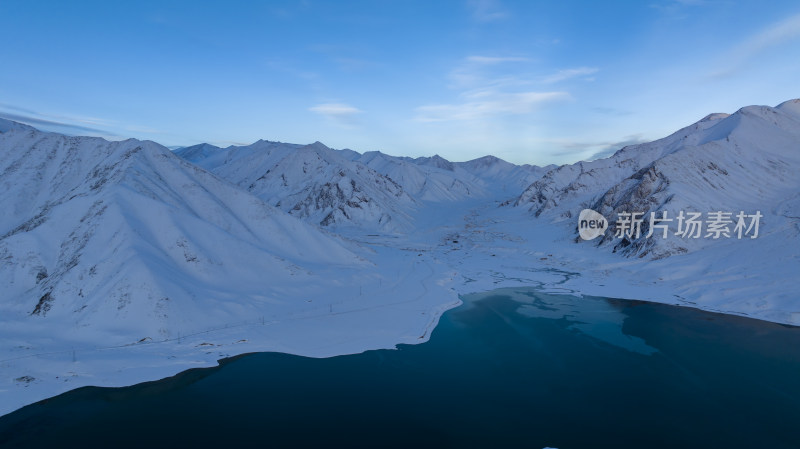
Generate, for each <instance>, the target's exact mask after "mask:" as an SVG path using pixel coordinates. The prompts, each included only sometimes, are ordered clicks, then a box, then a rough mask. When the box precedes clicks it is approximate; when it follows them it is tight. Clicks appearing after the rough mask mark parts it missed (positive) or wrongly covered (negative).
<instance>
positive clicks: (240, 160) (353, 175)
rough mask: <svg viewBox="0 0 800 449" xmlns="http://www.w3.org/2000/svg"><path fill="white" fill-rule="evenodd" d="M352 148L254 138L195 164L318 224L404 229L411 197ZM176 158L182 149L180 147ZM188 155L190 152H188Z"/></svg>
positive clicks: (387, 229) (394, 230)
mask: <svg viewBox="0 0 800 449" xmlns="http://www.w3.org/2000/svg"><path fill="white" fill-rule="evenodd" d="M351 153H352V152H349V153H348V152H340V151H336V150H332V149H330V148H328V147H326V146H325V145H323V144H321V143H319V142H315V143H313V144H310V145H295V144H285V143H280V142H268V141H258V142H256V143H254V144H252V145H249V146H245V147H229V148H226V149H224V150H221V151H220V152H218V153H216V154H213V155H210V156H209V157H206V158H201V159H199V160H196V161H195V162H196V163H197V165H199V166H201V167H203V168H205V169H207V170H209V171H211V172H213V173H215V174H216V175H218V176H220V177H221V178H223V179H226V180H227V181H229V182H231V183H233V184H235V185H237V186H239V187H241V188H243V189H246V190H247V191H249V192H251V193H253V194H254V195H256V196H258V197H259V198H261V199H262V200H264V201H266V202H268V203H269V204H272V205H275V206H276V207H278V208H280V209H282V210H284V211H286V212H289V213H290V214H292V215H294V216H296V217H299V218H302V219H305V220H307V221H309V222H311V223H314V224H319V225H321V226H333V227H342V226H345V227H346V226H356V227H360V228H364V229H370V230H380V231H388V232H403V231H407V230H408V229H410V227H411V218H410V215H409V212H410V211H411V210H413V208H414V207H415V201H414V199H413V198H412V197H410V196H409V195H408V194H407V193H406V192H405V191H404V190H403V188H402V186H400V185H399V184H397V183H396V182H394V180H392V179H391V178H389V177H387V176H385V175H383V174H381V173H378V172H376V171H375V170H372V169H371V168H369V167H367V166H365V165H364V164H361V163H359V162H357V161H353V160H351V159H352V157H353V155H352V154H351ZM177 154H178V155H179V156H182V157H184V156H187V152H184V151H179V152H178V153H177ZM189 156H191V155H189Z"/></svg>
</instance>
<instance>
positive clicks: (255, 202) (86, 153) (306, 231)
mask: <svg viewBox="0 0 800 449" xmlns="http://www.w3.org/2000/svg"><path fill="white" fill-rule="evenodd" d="M2 128H3V129H4V130H5V131H4V132H2V133H0V191H2V192H4V193H3V195H0V207H1V208H2V209H3V211H4V213H3V214H2V216H0V267H1V268H0V284H2V285H3V297H2V301H0V322H2V324H1V325H2V327H3V328H4V329H6V330H10V329H36V328H37V326H40V325H42V324H43V323H46V328H47V329H48V331H47V335H50V336H51V337H53V338H58V337H59V336H62V337H63V336H65V335H74V334H75V333H76V332H78V333H80V332H84V331H85V332H91V333H92V335H94V336H95V338H96V339H100V340H103V339H104V338H107V337H104V336H103V335H106V336H112V337H109V341H114V339H119V338H121V339H123V341H126V342H127V341H131V338H133V337H136V338H146V337H149V338H154V339H155V338H165V337H167V336H174V335H175V334H176V333H180V332H181V330H186V329H194V328H198V327H202V325H203V324H202V323H207V322H212V323H215V324H216V323H220V322H230V321H234V320H238V319H241V318H242V317H243V316H248V313H256V312H255V311H256V310H258V309H259V308H261V309H263V306H264V305H265V304H274V307H275V308H276V309H280V307H281V306H280V303H281V301H278V300H276V299H274V298H280V297H282V296H283V293H281V288H282V286H285V285H294V284H295V283H297V282H301V283H302V282H304V279H305V280H309V279H312V278H313V277H314V274H313V272H314V270H316V269H317V267H328V266H332V265H333V266H345V267H346V266H349V267H357V266H362V265H363V264H364V263H365V262H364V261H363V260H361V259H360V258H359V257H357V256H356V255H355V254H354V253H353V252H351V251H350V250H349V249H347V248H345V246H344V244H343V243H342V242H341V241H340V240H339V239H338V238H337V237H333V236H331V235H328V234H325V233H323V232H321V231H320V230H319V229H318V228H316V227H314V226H311V225H309V224H307V223H305V222H303V221H301V220H298V219H296V218H294V217H291V216H289V215H287V214H285V213H283V212H282V211H280V210H277V209H275V208H273V207H271V206H269V205H267V204H265V203H264V202H263V201H261V200H259V199H258V198H256V197H255V196H253V195H250V194H249V193H247V192H245V191H242V190H239V189H237V188H236V187H234V186H232V185H230V184H228V183H226V182H224V181H222V180H220V179H218V178H216V177H215V176H213V175H212V174H210V173H208V172H205V171H203V170H202V169H200V168H198V167H196V166H194V165H192V164H190V163H188V162H185V161H184V160H182V159H180V158H178V157H177V156H175V155H173V154H172V152H170V151H169V150H168V149H166V148H164V147H162V146H160V145H158V144H156V143H154V142H149V141H138V140H134V139H129V140H125V141H121V142H109V141H106V140H104V139H100V138H92V137H68V136H64V135H60V134H53V133H43V132H39V131H36V130H34V129H33V128H30V127H26V126H9V125H8V124H7V123H2ZM265 280H269V281H268V282H265ZM262 313H263V312H262ZM20 332H21V331H20ZM17 337H19V335H17ZM4 338H5V337H4ZM9 338H10V337H9Z"/></svg>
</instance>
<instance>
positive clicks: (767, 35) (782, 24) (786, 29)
mask: <svg viewBox="0 0 800 449" xmlns="http://www.w3.org/2000/svg"><path fill="white" fill-rule="evenodd" d="M797 38H800V14H795V15H793V16H790V17H788V18H786V19H784V20H781V21H779V22H775V23H772V24H770V25H769V26H767V27H766V28H764V29H763V30H761V31H760V32H758V33H755V34H753V35H751V36H750V37H748V38H747V39H745V40H744V41H743V42H741V43H740V44H739V45H737V46H736V47H734V48H733V50H732V51H730V52H729V53H728V56H727V58H726V61H725V64H724V68H723V69H721V70H718V71H717V72H716V73H714V74H713V75H712V76H713V77H715V78H717V77H724V76H728V75H730V74H732V73H733V72H735V71H736V70H737V69H739V68H740V67H742V66H743V65H744V64H745V63H746V62H747V61H748V60H750V59H752V58H754V57H756V56H758V54H759V53H761V52H763V51H765V50H767V49H769V48H770V47H774V46H777V45H780V44H783V43H785V42H788V41H791V40H794V39H797Z"/></svg>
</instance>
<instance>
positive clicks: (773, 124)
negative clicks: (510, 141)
mask: <svg viewBox="0 0 800 449" xmlns="http://www.w3.org/2000/svg"><path fill="white" fill-rule="evenodd" d="M799 110H800V107H798V100H791V101H788V102H785V103H783V104H781V105H779V106H777V107H775V108H771V107H767V106H748V107H745V108H742V109H740V110H738V111H737V112H735V113H734V114H731V115H727V114H711V115H709V116H707V117H706V118H704V119H702V120H700V121H699V122H697V123H695V124H693V125H691V126H688V127H686V128H683V129H681V130H679V131H678V132H676V133H674V134H672V135H670V136H668V137H666V138H664V139H660V140H656V141H654V142H650V143H645V144H640V145H633V146H629V147H625V148H623V149H622V150H620V151H618V152H617V153H616V154H614V155H613V156H611V157H609V158H607V159H602V160H597V161H592V162H579V163H577V164H572V165H565V166H562V167H559V168H557V169H554V170H551V171H549V172H548V173H547V174H545V175H544V176H543V177H542V178H541V179H540V180H538V181H536V182H534V183H533V184H532V185H531V186H530V187H529V188H528V189H526V190H525V191H524V192H523V193H522V195H521V196H520V197H519V198H518V199H517V202H516V205H517V206H519V207H524V208H527V209H529V210H531V211H532V212H534V214H535V215H537V216H540V217H542V218H548V219H550V220H552V221H555V222H559V221H564V220H568V219H569V220H570V221H569V223H570V224H571V225H573V226H574V223H573V221H572V220H573V219H577V214H578V212H580V210H581V209H584V208H590V209H594V210H596V211H598V212H600V213H601V214H603V215H604V216H605V217H606V218H607V219H608V220H609V221H610V226H609V229H608V230H607V231H606V232H605V234H604V236H603V237H601V238H600V239H598V240H597V242H598V244H599V245H604V246H610V247H612V248H613V250H614V251H621V252H623V253H625V254H627V255H637V256H639V257H643V256H652V257H656V258H660V257H666V256H669V255H671V254H675V253H683V252H692V251H695V250H697V249H699V248H702V247H705V246H708V245H711V244H714V245H719V244H722V241H716V242H713V241H711V240H712V239H706V238H698V239H690V238H680V237H670V238H647V237H646V234H647V233H648V231H649V227H650V224H649V220H645V222H644V223H643V225H642V235H641V236H640V237H639V238H635V236H631V237H630V238H622V239H615V238H614V227H615V224H616V219H617V217H618V214H619V213H621V212H641V213H643V214H644V217H649V213H650V212H654V213H656V216H658V217H662V216H663V215H662V214H664V213H666V214H667V215H666V217H668V218H669V217H672V218H673V219H674V218H676V217H677V216H678V214H679V213H680V212H681V211H685V212H690V211H695V212H698V211H699V212H702V213H708V212H714V211H721V212H731V213H732V214H733V215H734V216H735V215H736V214H737V213H739V212H741V211H745V212H746V213H748V214H753V213H755V212H756V211H760V213H762V214H763V215H764V218H763V219H762V221H763V223H764V227H763V228H762V234H770V233H779V234H781V235H784V234H786V233H789V234H791V233H796V230H797V220H796V219H795V218H792V217H797V216H800V209H798V206H800V201H798V198H797V193H798V191H800V179H798V177H797V176H796V173H797V171H798V170H800V113H798V111H799ZM734 220H735V218H734ZM664 223H666V224H667V225H668V226H669V234H668V235H674V234H675V232H677V225H678V223H677V221H672V222H666V221H665V222H664ZM732 227H733V226H731V228H732ZM659 232H661V230H660V229H659ZM703 233H704V234H705V231H703ZM786 235H788V234H786ZM726 243H731V242H730V241H726Z"/></svg>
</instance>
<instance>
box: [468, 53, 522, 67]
mask: <svg viewBox="0 0 800 449" xmlns="http://www.w3.org/2000/svg"><path fill="white" fill-rule="evenodd" d="M466 61H467V62H472V63H475V64H483V65H493V64H500V63H503V62H527V61H530V59H529V58H525V57H521V56H478V55H475V56H467V58H466Z"/></svg>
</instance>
